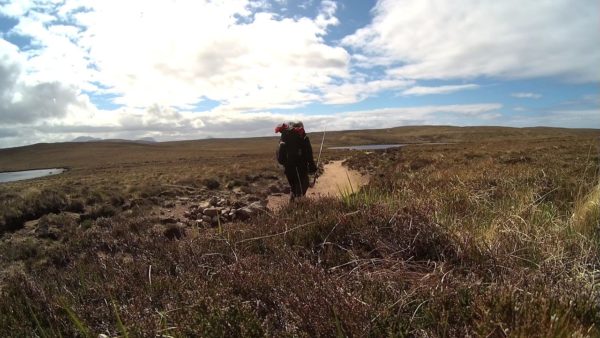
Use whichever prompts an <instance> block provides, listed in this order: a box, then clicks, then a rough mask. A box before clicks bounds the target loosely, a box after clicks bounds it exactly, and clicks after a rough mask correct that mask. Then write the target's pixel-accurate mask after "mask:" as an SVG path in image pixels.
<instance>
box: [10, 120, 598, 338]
mask: <svg viewBox="0 0 600 338" xmlns="http://www.w3.org/2000/svg"><path fill="white" fill-rule="evenodd" d="M310 136H311V139H312V141H313V148H314V149H315V152H316V151H317V149H318V145H319V140H320V137H321V135H320V134H318V133H313V134H310ZM599 138H600V130H593V129H560V128H502V127H462V128H459V127H445V126H422V127H400V128H391V129H381V130H359V131H339V132H328V133H327V137H326V139H325V151H324V154H323V158H324V161H325V162H327V161H331V160H345V164H346V165H347V166H348V167H349V168H352V169H354V170H358V171H361V172H363V173H365V174H368V176H369V177H370V181H369V183H368V184H367V185H365V186H364V187H362V188H360V189H358V188H356V189H350V190H344V191H340V192H339V195H338V196H334V197H323V198H320V199H318V200H315V199H305V200H301V201H298V202H295V203H291V204H289V205H287V206H284V207H283V208H281V209H279V210H269V209H266V208H265V207H264V206H265V203H264V202H265V200H266V199H267V197H268V196H269V195H271V194H274V193H279V194H282V193H283V194H284V193H285V186H286V184H285V178H284V176H283V174H282V172H281V171H282V170H281V168H279V167H278V166H277V164H276V161H275V159H274V151H275V147H276V145H277V139H276V138H274V137H263V138H248V139H210V140H197V141H180V142H161V143H149V144H143V143H127V142H87V143H57V144H36V145H31V146H26V147H18V148H10V149H0V172H1V171H13V170H25V169H40V168H67V169H68V171H67V172H65V173H63V174H60V175H55V176H49V177H45V178H40V179H34V180H27V181H18V182H11V183H3V184H0V236H1V237H0V336H3V337H9V336H15V337H17V336H18V337H20V336H41V337H54V336H86V337H87V336H90V337H97V336H98V335H99V334H102V335H106V336H131V337H133V336H163V337H179V336H207V337H213V336H219V337H231V336H277V337H280V336H326V337H330V336H356V337H364V336H371V337H382V336H394V337H402V336H423V337H447V336H452V337H463V336H488V337H506V336H510V337H563V336H579V337H594V336H599V335H600V284H599V280H600V206H599V204H598V201H599V199H600V185H599V173H600V158H599V154H600V148H599V147H600V144H599V142H600V141H599V140H600V139H599ZM393 143H400V144H407V146H404V147H401V148H394V149H388V150H381V151H369V152H363V151H340V150H328V149H327V148H328V147H333V146H347V145H359V144H393ZM428 143H436V144H428Z"/></svg>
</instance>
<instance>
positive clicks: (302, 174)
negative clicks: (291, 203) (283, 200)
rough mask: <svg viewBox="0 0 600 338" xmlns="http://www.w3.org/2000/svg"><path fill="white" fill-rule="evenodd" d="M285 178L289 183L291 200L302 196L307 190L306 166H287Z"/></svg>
mask: <svg viewBox="0 0 600 338" xmlns="http://www.w3.org/2000/svg"><path fill="white" fill-rule="evenodd" d="M285 177H287V180H288V182H289V183H290V190H291V198H292V199H294V198H296V197H300V196H304V195H305V194H306V190H308V185H309V180H308V170H307V169H306V166H304V168H302V166H289V167H286V168H285Z"/></svg>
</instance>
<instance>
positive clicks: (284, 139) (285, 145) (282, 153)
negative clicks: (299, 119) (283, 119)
mask: <svg viewBox="0 0 600 338" xmlns="http://www.w3.org/2000/svg"><path fill="white" fill-rule="evenodd" d="M303 141H304V138H303V137H302V136H300V135H299V134H298V133H296V132H293V131H291V130H285V131H282V132H281V139H280V141H279V150H278V152H277V162H279V164H282V165H284V166H293V165H296V166H300V165H301V164H302V163H303V162H306V159H305V157H306V156H305V154H304V147H303V144H304V142H303Z"/></svg>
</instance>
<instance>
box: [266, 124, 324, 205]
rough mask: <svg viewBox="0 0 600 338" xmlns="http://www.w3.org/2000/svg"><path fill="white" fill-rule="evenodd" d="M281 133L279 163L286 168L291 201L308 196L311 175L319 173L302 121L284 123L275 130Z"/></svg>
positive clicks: (278, 151)
mask: <svg viewBox="0 0 600 338" xmlns="http://www.w3.org/2000/svg"><path fill="white" fill-rule="evenodd" d="M275 132H276V133H281V138H280V139H279V148H278V150H277V162H279V164H281V165H283V167H284V168H285V171H284V173H285V176H286V178H287V180H288V183H289V184H290V200H291V201H293V200H294V199H296V198H298V197H302V196H304V195H306V191H307V190H308V187H309V184H310V183H309V179H308V175H309V174H315V175H316V172H317V165H316V164H315V160H314V158H313V152H312V146H311V144H310V139H309V138H308V136H307V135H306V132H305V130H304V124H303V123H302V122H301V121H298V122H289V123H282V124H280V125H278V126H277V127H276V128H275Z"/></svg>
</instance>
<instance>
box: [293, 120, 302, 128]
mask: <svg viewBox="0 0 600 338" xmlns="http://www.w3.org/2000/svg"><path fill="white" fill-rule="evenodd" d="M291 126H292V128H303V129H304V123H302V121H296V122H291Z"/></svg>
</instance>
